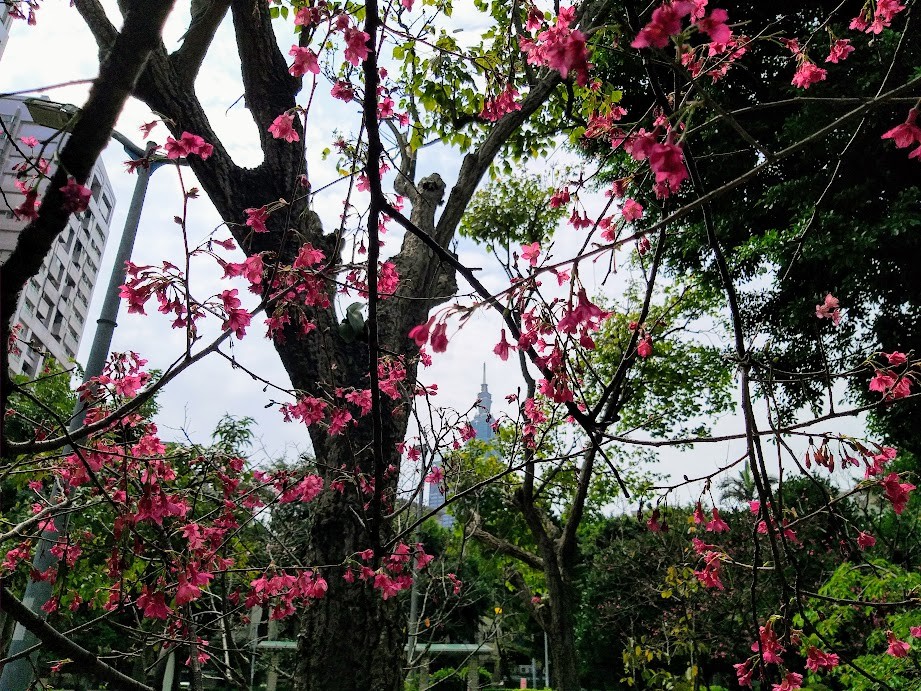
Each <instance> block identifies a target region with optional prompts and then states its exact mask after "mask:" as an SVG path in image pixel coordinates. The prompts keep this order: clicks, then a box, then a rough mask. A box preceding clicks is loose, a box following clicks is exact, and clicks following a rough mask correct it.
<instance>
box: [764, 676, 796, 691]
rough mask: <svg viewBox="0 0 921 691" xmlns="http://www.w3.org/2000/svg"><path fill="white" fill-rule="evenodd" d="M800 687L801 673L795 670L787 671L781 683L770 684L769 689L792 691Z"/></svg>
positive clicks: (773, 690)
mask: <svg viewBox="0 0 921 691" xmlns="http://www.w3.org/2000/svg"><path fill="white" fill-rule="evenodd" d="M802 687H803V675H802V674H797V673H796V672H787V674H786V676H784V678H783V681H782V682H781V683H779V684H772V685H771V691H794V690H795V689H801V688H802Z"/></svg>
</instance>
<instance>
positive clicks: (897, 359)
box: [881, 350, 908, 367]
mask: <svg viewBox="0 0 921 691" xmlns="http://www.w3.org/2000/svg"><path fill="white" fill-rule="evenodd" d="M881 355H882V356H883V357H885V358H886V360H888V361H889V364H890V365H892V366H893V367H898V366H899V365H904V364H905V363H906V362H908V356H907V355H906V354H905V353H900V352H899V351H897V350H894V351H892V352H891V353H881Z"/></svg>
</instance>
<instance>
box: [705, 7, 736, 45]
mask: <svg viewBox="0 0 921 691" xmlns="http://www.w3.org/2000/svg"><path fill="white" fill-rule="evenodd" d="M727 19H729V13H728V12H726V10H724V9H720V8H718V7H717V8H715V9H714V10H712V11H711V12H710V14H709V15H707V16H706V17H704V18H702V19H699V20H698V21H697V28H698V30H700V31H703V32H704V33H705V34H707V35H708V36H709V37H710V41H711V42H712V43H719V44H723V45H725V44H727V43H729V41H731V40H732V29H730V28H729V27H728V26H726V20H727Z"/></svg>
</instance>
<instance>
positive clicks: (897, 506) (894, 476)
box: [881, 473, 915, 514]
mask: <svg viewBox="0 0 921 691" xmlns="http://www.w3.org/2000/svg"><path fill="white" fill-rule="evenodd" d="M899 480H900V478H899V474H898V473H889V475H887V476H886V478H885V479H884V480H883V481H882V483H881V484H882V486H883V490H884V491H883V496H884V497H886V499H888V500H889V501H890V502H891V503H892V510H893V511H895V512H896V513H897V514H901V513H902V512H903V511H904V510H905V506H906V505H907V504H908V495H909V494H910V493H911V492H912V490H914V489H915V486H914V485H912V484H911V483H908V482H899Z"/></svg>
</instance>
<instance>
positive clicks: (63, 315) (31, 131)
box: [0, 5, 115, 376]
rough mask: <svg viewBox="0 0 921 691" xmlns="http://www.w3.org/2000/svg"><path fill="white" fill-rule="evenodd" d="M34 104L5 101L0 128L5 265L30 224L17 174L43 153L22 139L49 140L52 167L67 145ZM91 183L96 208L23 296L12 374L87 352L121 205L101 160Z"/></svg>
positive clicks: (71, 226)
mask: <svg viewBox="0 0 921 691" xmlns="http://www.w3.org/2000/svg"><path fill="white" fill-rule="evenodd" d="M0 6H2V5H0ZM30 100H34V99H26V98H17V97H11V98H5V99H0V118H2V119H3V124H4V128H3V129H2V130H0V190H2V192H3V197H2V198H0V265H2V264H4V263H6V260H7V259H8V258H9V256H10V254H11V253H12V251H13V250H14V249H15V247H16V243H17V241H18V239H19V234H20V233H21V232H22V231H23V229H24V228H25V227H26V225H27V221H26V220H25V219H22V218H19V217H17V215H16V213H15V211H14V210H15V209H16V208H17V207H18V206H19V205H20V204H22V202H23V200H24V199H25V197H24V195H23V193H22V192H21V191H20V190H19V188H17V186H16V180H17V178H16V173H15V172H14V171H15V169H16V168H17V166H18V165H19V164H21V163H23V162H24V160H25V159H24V157H23V154H25V155H26V156H31V155H33V154H37V153H38V152H37V151H34V152H33V151H32V148H31V147H29V146H28V145H27V144H26V143H24V142H23V139H27V140H28V138H29V137H35V139H37V140H38V141H39V147H36V148H37V149H38V148H41V146H42V145H43V144H44V143H45V142H48V143H47V145H46V146H45V148H44V151H43V152H42V157H43V158H45V159H46V160H48V161H49V162H50V163H51V169H52V170H53V167H54V163H55V153H56V152H57V150H58V149H59V148H60V147H61V146H62V145H63V143H64V141H66V135H60V134H57V133H56V131H55V130H53V129H51V128H49V127H43V126H42V125H39V124H37V123H36V122H34V120H33V119H32V116H31V115H30V113H29V108H28V103H29V101H30ZM49 172H50V171H49ZM86 185H87V187H89V188H90V190H91V191H92V193H93V196H92V199H91V200H90V203H89V208H87V210H86V211H84V212H83V213H81V214H74V215H72V216H71V217H70V220H69V221H68V223H67V228H66V229H65V230H64V232H63V233H61V235H59V236H58V238H57V240H55V243H54V245H53V246H52V248H51V251H50V252H49V253H48V256H46V257H45V260H44V262H43V263H42V267H41V269H40V270H39V272H38V275H36V276H34V277H33V278H32V279H31V280H30V281H29V283H28V284H27V285H26V287H25V289H24V290H23V291H22V294H21V295H20V296H19V303H18V306H17V309H16V314H15V316H14V321H13V323H14V324H17V323H18V324H21V325H22V330H21V331H20V333H19V350H20V351H21V354H20V355H18V356H11V357H10V369H11V370H12V371H13V372H15V373H16V374H25V375H28V376H35V375H36V374H38V373H40V372H41V369H42V367H43V365H44V363H45V360H46V359H47V358H48V357H53V358H54V359H55V360H57V361H58V362H60V363H61V364H62V365H65V366H66V365H67V364H68V363H69V362H70V361H72V360H73V359H74V358H75V357H76V355H77V351H78V350H79V348H80V340H81V338H82V336H83V331H84V328H85V327H86V320H87V314H88V312H89V304H90V299H91V298H92V295H93V288H94V286H95V285H96V279H97V278H98V276H99V269H100V266H101V264H102V255H103V251H104V250H105V245H106V240H107V238H108V236H109V224H110V222H111V220H112V212H113V210H114V208H115V195H114V193H113V191H112V186H111V184H110V183H109V178H108V176H107V175H106V171H105V168H104V167H103V165H102V163H101V162H97V163H96V165H95V166H94V168H93V172H92V174H91V176H90V178H89V180H88V181H87V183H86ZM39 197H41V195H39Z"/></svg>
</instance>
